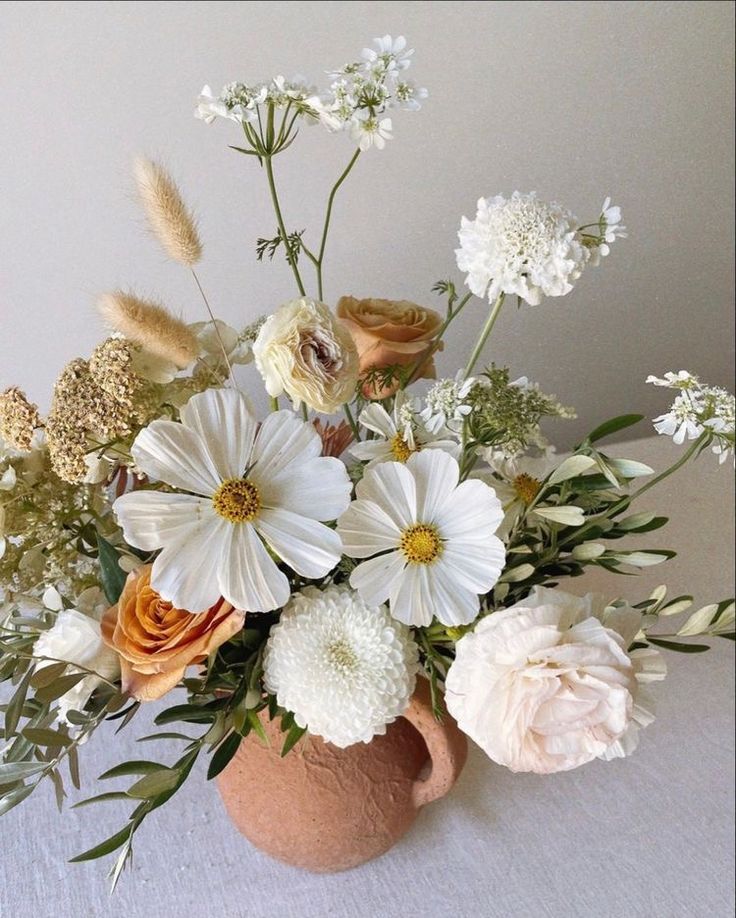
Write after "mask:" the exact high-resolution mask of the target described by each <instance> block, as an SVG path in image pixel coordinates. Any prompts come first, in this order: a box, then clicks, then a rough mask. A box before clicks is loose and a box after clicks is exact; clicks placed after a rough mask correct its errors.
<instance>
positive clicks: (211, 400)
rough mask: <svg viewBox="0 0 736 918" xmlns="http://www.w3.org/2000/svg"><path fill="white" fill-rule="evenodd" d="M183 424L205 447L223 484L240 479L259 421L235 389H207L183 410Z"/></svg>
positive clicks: (193, 397)
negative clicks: (233, 479) (228, 479)
mask: <svg viewBox="0 0 736 918" xmlns="http://www.w3.org/2000/svg"><path fill="white" fill-rule="evenodd" d="M181 422H182V424H184V426H185V427H187V428H189V429H190V430H192V431H194V432H195V433H196V434H198V436H199V437H200V439H201V440H202V443H203V444H204V447H205V449H206V450H207V453H208V454H209V456H210V459H211V460H212V464H213V465H214V467H215V468H216V469H217V473H218V475H219V476H220V478H221V479H222V480H225V479H227V478H240V476H241V475H242V474H243V472H244V471H245V467H246V465H247V464H248V457H249V456H250V452H251V449H252V447H253V439H254V437H255V435H256V421H255V418H254V417H253V415H252V414H251V412H250V408H249V405H248V399H247V398H246V397H245V395H243V393H242V392H238V391H237V390H236V389H207V391H206V392H200V393H199V394H198V395H193V396H192V397H191V398H190V399H189V401H188V402H187V403H186V405H185V406H184V407H183V408H182V409H181Z"/></svg>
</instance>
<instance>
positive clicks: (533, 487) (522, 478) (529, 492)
mask: <svg viewBox="0 0 736 918" xmlns="http://www.w3.org/2000/svg"><path fill="white" fill-rule="evenodd" d="M513 485H514V491H516V493H517V495H518V496H519V498H520V499H521V500H522V501H524V503H525V504H530V503H531V502H532V501H533V500H534V498H535V497H536V496H537V494H539V489H540V488H541V487H542V482H541V481H539V480H538V479H536V478H532V476H531V475H527V473H526V472H522V473H521V475H517V476H516V478H514V482H513Z"/></svg>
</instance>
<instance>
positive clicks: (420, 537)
mask: <svg viewBox="0 0 736 918" xmlns="http://www.w3.org/2000/svg"><path fill="white" fill-rule="evenodd" d="M399 548H400V549H401V551H403V553H404V555H405V556H406V560H407V561H410V562H411V563H412V564H431V563H432V562H433V561H436V560H437V558H439V556H440V555H441V554H442V540H441V539H440V534H439V532H437V529H436V528H435V527H434V526H427V525H426V524H425V523H417V524H416V525H415V526H409V528H408V529H405V530H404V531H403V532H402V534H401V541H400V542H399Z"/></svg>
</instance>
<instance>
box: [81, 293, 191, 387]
mask: <svg viewBox="0 0 736 918" xmlns="http://www.w3.org/2000/svg"><path fill="white" fill-rule="evenodd" d="M97 308H98V310H99V312H100V314H101V315H102V317H103V319H104V320H105V321H106V322H107V324H108V325H109V326H110V327H111V328H113V329H114V330H115V331H119V332H120V333H121V334H122V335H124V336H125V337H126V338H127V339H128V340H129V341H134V342H135V343H136V344H140V345H141V346H142V347H143V348H145V349H146V350H147V351H150V352H151V353H153V354H156V355H157V356H159V357H163V358H164V359H165V360H170V361H171V362H172V363H175V364H176V365H177V366H178V367H179V369H181V370H183V369H184V367H188V366H189V364H190V363H193V362H194V361H195V360H196V359H197V357H198V355H199V342H198V341H197V338H196V336H195V334H194V332H192V331H191V329H190V328H189V326H188V325H187V324H186V323H185V322H182V320H181V319H177V318H176V317H175V316H172V315H171V313H170V312H168V310H166V309H164V307H163V306H159V305H158V304H157V303H152V302H151V301H150V300H142V299H140V298H139V297H137V296H134V295H133V294H132V293H123V292H122V291H120V290H116V291H115V292H114V293H105V294H103V296H101V297H100V299H99V301H98V303H97Z"/></svg>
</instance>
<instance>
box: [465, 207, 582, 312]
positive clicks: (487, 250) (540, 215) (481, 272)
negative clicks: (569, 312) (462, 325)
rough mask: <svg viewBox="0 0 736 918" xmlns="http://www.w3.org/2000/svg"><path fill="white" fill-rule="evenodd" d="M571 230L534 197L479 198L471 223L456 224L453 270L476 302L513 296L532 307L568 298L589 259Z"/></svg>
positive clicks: (567, 220)
mask: <svg viewBox="0 0 736 918" xmlns="http://www.w3.org/2000/svg"><path fill="white" fill-rule="evenodd" d="M577 226H578V221H577V219H576V218H575V217H574V216H573V215H572V214H571V213H570V212H569V211H568V210H565V209H564V208H563V207H561V206H560V205H559V204H554V203H553V204H545V203H544V202H542V201H539V200H538V199H537V196H536V194H535V193H534V192H532V193H531V194H521V193H520V192H518V191H515V192H514V193H513V194H512V195H511V198H509V199H508V200H507V199H506V198H504V197H503V196H502V195H497V196H496V197H494V198H480V200H479V201H478V211H477V213H476V216H475V219H474V220H468V219H467V218H466V217H463V219H462V223H461V226H460V231H459V233H458V237H459V239H460V248H459V249H456V250H455V254H456V256H457V265H458V267H459V268H460V270H461V271H465V272H466V273H467V276H466V278H465V282H466V284H467V285H468V287H470V289H471V290H472V292H473V293H474V294H475V295H476V296H479V297H488V299H489V301H491V302H493V301H494V300H495V299H496V298H497V297H498V296H499V294H501V293H506V294H516V295H517V296H519V297H521V299H523V300H526V302H527V303H529V304H531V305H532V306H538V305H539V303H541V301H542V297H543V296H564V295H565V294H566V293H569V292H570V291H571V290H572V286H573V281H575V280H577V278H578V277H580V274H581V272H582V270H583V268H584V267H585V265H586V263H587V261H588V259H589V257H590V252H589V250H588V248H587V247H586V246H585V244H584V243H583V240H582V238H581V236H580V234H579V232H578V229H577Z"/></svg>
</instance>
